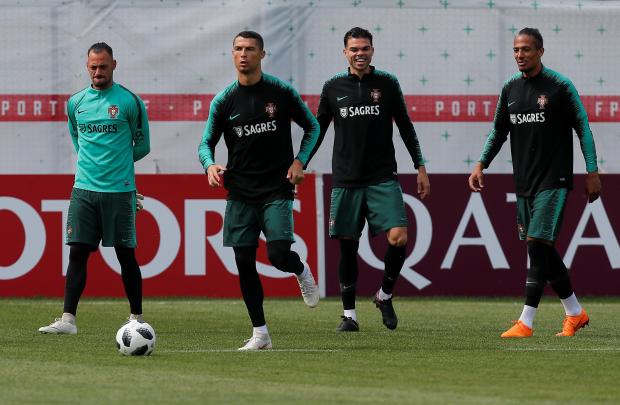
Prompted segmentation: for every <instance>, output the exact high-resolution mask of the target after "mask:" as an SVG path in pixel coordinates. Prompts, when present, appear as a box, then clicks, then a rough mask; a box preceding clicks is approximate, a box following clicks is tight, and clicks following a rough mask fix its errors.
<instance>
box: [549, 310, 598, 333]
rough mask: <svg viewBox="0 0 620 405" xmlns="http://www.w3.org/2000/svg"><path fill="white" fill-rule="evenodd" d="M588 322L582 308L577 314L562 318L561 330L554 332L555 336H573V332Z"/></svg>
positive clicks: (588, 319)
mask: <svg viewBox="0 0 620 405" xmlns="http://www.w3.org/2000/svg"><path fill="white" fill-rule="evenodd" d="M589 323H590V318H589V317H588V314H586V311H584V310H583V309H582V310H581V313H580V314H579V315H577V316H568V315H566V318H564V323H562V332H560V333H556V334H555V335H556V336H575V332H577V331H578V330H579V329H581V328H583V327H584V326H586V325H588V324H589Z"/></svg>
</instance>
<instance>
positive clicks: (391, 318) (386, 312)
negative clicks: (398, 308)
mask: <svg viewBox="0 0 620 405" xmlns="http://www.w3.org/2000/svg"><path fill="white" fill-rule="evenodd" d="M378 294H379V292H378V291H377V294H375V297H374V298H373V299H372V302H374V303H375V306H376V307H377V308H379V310H380V311H381V317H382V318H383V324H384V325H385V327H386V328H388V329H396V326H397V325H398V318H397V317H396V312H394V306H392V299H391V298H390V299H389V300H380V299H379V297H378Z"/></svg>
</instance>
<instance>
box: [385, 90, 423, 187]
mask: <svg viewBox="0 0 620 405" xmlns="http://www.w3.org/2000/svg"><path fill="white" fill-rule="evenodd" d="M394 86H395V89H394V111H393V117H394V122H395V123H396V126H397V127H398V131H399V132H400V136H401V138H402V139H403V142H404V143H405V147H406V148H407V151H408V152H409V155H411V159H412V160H413V165H414V167H415V168H416V169H417V170H418V179H417V184H418V190H417V191H418V195H419V196H420V198H421V199H424V198H426V197H428V196H429V195H430V194H431V183H430V181H429V180H428V175H427V174H426V166H424V157H423V156H422V149H421V148H420V141H419V140H418V135H417V134H416V132H415V128H414V127H413V123H412V122H411V118H409V112H408V110H407V104H406V103H405V97H404V96H403V92H402V90H401V88H400V84H399V83H398V81H397V80H396V78H394Z"/></svg>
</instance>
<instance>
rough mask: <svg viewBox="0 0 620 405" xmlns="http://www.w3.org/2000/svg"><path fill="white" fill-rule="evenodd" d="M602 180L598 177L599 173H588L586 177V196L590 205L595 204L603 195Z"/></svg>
mask: <svg viewBox="0 0 620 405" xmlns="http://www.w3.org/2000/svg"><path fill="white" fill-rule="evenodd" d="M601 188H602V185H601V178H600V177H599V175H598V172H591V173H588V175H587V176H586V192H585V195H586V197H588V203H591V202H594V201H596V200H597V199H598V197H599V196H600V195H601Z"/></svg>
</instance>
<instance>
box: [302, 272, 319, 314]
mask: <svg viewBox="0 0 620 405" xmlns="http://www.w3.org/2000/svg"><path fill="white" fill-rule="evenodd" d="M306 270H307V271H306ZM304 274H305V276H303V275H304ZM302 276H303V277H302ZM297 283H298V284H299V289H300V290H301V296H302V297H303V299H304V302H305V303H306V305H307V306H309V307H310V308H314V307H316V306H317V305H318V304H319V287H317V286H316V282H315V281H314V276H313V275H312V272H311V271H310V267H309V266H308V263H304V271H303V272H302V273H301V275H299V276H297Z"/></svg>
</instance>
